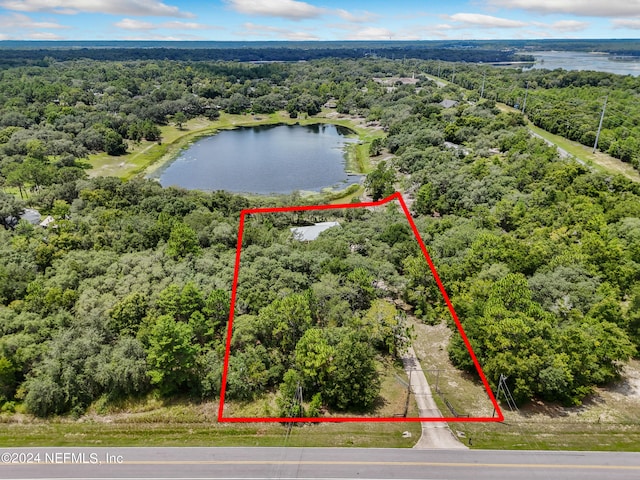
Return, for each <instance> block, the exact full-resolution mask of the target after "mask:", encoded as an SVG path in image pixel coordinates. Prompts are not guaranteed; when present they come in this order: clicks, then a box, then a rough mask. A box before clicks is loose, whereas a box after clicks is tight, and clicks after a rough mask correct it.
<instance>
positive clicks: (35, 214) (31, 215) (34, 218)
mask: <svg viewBox="0 0 640 480" xmlns="http://www.w3.org/2000/svg"><path fill="white" fill-rule="evenodd" d="M20 218H21V219H22V220H26V221H27V222H29V223H30V224H31V225H38V224H39V223H40V212H39V211H37V210H34V209H33V208H25V209H24V213H23V214H22V215H20Z"/></svg>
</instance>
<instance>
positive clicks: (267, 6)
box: [226, 0, 326, 20]
mask: <svg viewBox="0 0 640 480" xmlns="http://www.w3.org/2000/svg"><path fill="white" fill-rule="evenodd" d="M226 1H227V3H228V4H229V6H230V7H231V8H233V9H234V10H235V11H236V12H239V13H243V14H245V15H259V16H265V17H281V18H287V19H289V20H303V19H308V18H317V17H319V16H321V15H323V14H325V13H326V11H325V10H324V9H322V8H318V7H315V6H313V5H311V4H309V3H306V2H299V1H297V0H226Z"/></svg>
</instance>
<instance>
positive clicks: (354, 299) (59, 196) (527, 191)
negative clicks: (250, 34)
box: [0, 58, 640, 416]
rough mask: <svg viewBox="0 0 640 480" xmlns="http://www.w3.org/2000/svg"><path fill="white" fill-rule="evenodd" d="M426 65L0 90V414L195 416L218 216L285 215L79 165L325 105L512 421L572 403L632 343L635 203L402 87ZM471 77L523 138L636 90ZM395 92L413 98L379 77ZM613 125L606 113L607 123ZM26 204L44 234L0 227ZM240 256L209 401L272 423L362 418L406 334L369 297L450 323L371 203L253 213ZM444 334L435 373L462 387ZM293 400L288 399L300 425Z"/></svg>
mask: <svg viewBox="0 0 640 480" xmlns="http://www.w3.org/2000/svg"><path fill="white" fill-rule="evenodd" d="M434 68H436V65H435V64H432V63H428V62H419V61H415V60H412V61H392V60H385V59H375V58H369V59H365V60H358V61H356V60H340V61H338V60H330V61H328V60H321V61H314V62H307V63H305V64H303V65H301V64H277V63H275V64H266V65H249V64H239V63H224V62H191V63H187V62H171V61H157V62H155V61H131V62H118V63H109V62H104V63H101V62H97V61H88V60H76V61H69V62H56V61H50V62H49V63H48V64H47V66H21V67H16V68H7V69H5V70H3V71H2V72H0V183H1V185H2V187H3V188H4V189H6V190H7V191H10V192H12V193H15V195H11V194H9V193H0V221H3V222H4V223H3V225H4V226H5V227H7V228H0V404H1V405H2V406H1V407H0V408H3V409H4V410H7V411H11V410H12V409H14V408H15V406H16V403H20V402H21V403H22V404H23V406H24V408H25V409H26V410H27V411H28V412H31V413H34V414H36V415H41V416H47V415H53V414H61V413H67V412H74V413H78V414H79V413H81V412H82V411H84V409H86V408H87V407H88V406H89V405H91V404H92V403H93V402H95V401H96V400H98V399H100V398H104V399H107V400H115V399H117V398H124V397H134V396H141V395H145V394H147V393H149V392H151V391H154V390H155V391H157V392H158V394H159V395H163V396H175V395H181V396H185V395H188V396H191V397H192V398H198V399H199V398H213V397H216V396H217V395H218V394H219V392H220V388H221V385H220V379H221V375H222V357H223V352H224V347H223V345H224V343H223V342H224V340H225V334H226V327H227V320H228V317H229V301H230V289H231V282H232V278H233V265H234V260H235V247H236V241H237V235H236V234H237V228H238V219H239V214H240V211H241V210H242V209H243V208H247V207H250V206H276V205H291V204H300V203H304V202H305V200H304V199H301V198H300V196H297V195H292V196H290V197H283V198H260V199H256V198H254V199H247V198H244V197H242V196H238V195H231V194H228V193H226V192H197V191H191V192H189V191H184V190H181V189H176V188H162V187H161V186H159V185H158V184H157V183H155V182H153V181H148V180H143V179H132V180H129V181H122V180H120V179H117V178H109V177H105V178H102V177H97V178H91V179H89V178H87V176H86V175H85V170H84V163H85V162H84V160H83V159H84V158H86V156H87V155H88V154H89V152H101V151H106V148H107V146H108V145H114V146H115V148H116V150H119V149H120V152H119V153H121V146H122V145H129V144H130V143H131V142H137V141H144V140H143V139H145V138H146V139H147V140H149V141H158V135H159V133H158V132H159V130H158V127H159V125H162V124H163V123H165V122H168V121H172V122H175V121H178V120H180V121H182V120H183V117H182V115H178V116H177V117H176V115H177V114H178V112H182V113H183V115H184V118H187V119H188V118H193V117H195V116H204V117H211V116H212V114H211V112H212V111H214V112H218V110H219V109H228V110H231V109H237V111H238V112H239V113H241V112H251V111H254V112H255V111H265V112H266V111H271V110H272V109H274V108H276V109H279V110H282V109H289V110H290V113H293V112H297V113H302V112H306V114H307V115H313V114H314V113H317V109H318V108H319V107H320V106H322V105H324V104H326V102H329V101H330V100H332V101H333V102H335V105H336V110H339V111H340V112H343V113H345V114H346V113H348V114H351V115H354V116H359V117H361V118H363V119H364V120H365V121H366V122H370V125H371V126H373V127H376V128H380V129H383V130H384V131H385V134H386V136H385V137H383V138H382V140H380V142H378V144H377V145H375V148H374V149H373V150H374V151H372V153H375V154H378V153H383V154H384V158H385V161H380V162H378V163H377V164H376V165H375V166H374V168H373V171H372V173H371V174H370V175H369V177H368V179H367V182H366V185H367V187H368V193H369V194H370V195H371V196H373V197H374V198H381V197H383V196H384V195H386V194H387V193H390V192H392V191H393V190H394V189H401V190H403V193H404V195H405V198H406V199H407V200H409V204H410V208H411V211H412V214H413V216H414V220H415V222H416V224H417V226H418V229H419V231H420V233H421V235H422V237H423V239H424V241H425V243H426V245H427V248H428V249H429V252H430V254H431V256H432V258H433V260H434V263H435V265H436V267H437V269H438V271H439V274H440V277H441V279H442V281H443V283H444V285H445V287H446V289H447V291H448V293H449V296H450V297H451V299H452V301H453V303H454V305H455V307H456V310H457V313H458V316H459V317H460V319H461V322H462V324H463V326H464V328H465V329H466V331H467V333H468V335H469V338H470V341H471V344H472V345H473V347H474V349H475V351H476V353H477V354H478V358H479V359H480V362H481V364H482V366H483V367H484V369H485V372H486V373H487V376H488V377H489V380H490V382H491V383H492V384H493V385H494V386H495V384H496V382H497V380H498V378H499V376H500V375H501V374H504V375H507V376H508V382H509V386H510V388H512V391H513V392H514V394H515V395H516V397H517V400H518V401H520V402H524V401H527V400H529V399H531V398H536V397H537V398H543V399H548V400H558V401H562V402H566V403H578V402H580V400H581V399H582V398H584V396H585V395H586V394H588V393H589V392H590V391H591V389H592V388H593V387H594V386H595V385H601V384H606V383H607V382H609V381H611V380H612V379H615V378H616V377H617V375H618V374H619V372H620V368H621V366H622V365H623V362H624V361H625V360H626V359H628V358H629V357H630V356H632V355H635V354H636V353H637V347H638V342H639V341H640V326H639V325H640V220H638V218H639V217H640V207H639V205H640V186H639V185H638V184H636V183H632V182H631V181H629V180H627V179H625V178H623V177H621V176H616V175H612V174H604V173H598V172H592V171H590V170H589V169H588V168H587V167H585V166H583V165H580V164H578V163H575V162H573V161H571V160H565V159H561V158H560V157H559V156H558V154H557V152H556V150H555V149H554V148H551V147H549V146H547V145H546V144H545V143H544V142H542V141H540V140H538V139H535V138H532V137H531V136H530V135H529V134H528V131H527V130H526V128H525V127H524V126H523V125H524V120H523V117H522V115H520V114H519V113H506V112H502V111H500V110H499V109H498V108H496V104H495V101H494V98H493V97H495V95H493V96H489V97H490V98H480V95H479V93H478V92H476V94H473V93H468V92H465V91H463V90H461V89H460V88H458V87H457V86H455V85H450V86H445V87H439V86H438V85H436V84H435V83H434V82H432V81H430V80H429V79H428V77H426V76H425V75H423V73H424V72H429V71H432V70H433V69H434ZM447 68H448V67H447ZM457 68H458V70H457V73H456V77H457V80H456V82H460V83H462V84H463V85H464V86H466V87H469V88H476V87H477V86H478V85H477V84H475V83H473V82H471V83H468V82H467V80H469V79H470V78H471V75H472V72H473V70H472V69H471V67H465V66H463V65H458V66H457ZM488 72H489V73H488V75H491V76H492V79H493V80H495V82H493V83H492V85H494V86H495V89H496V90H498V91H499V90H500V88H502V87H501V86H500V85H502V83H501V82H503V81H504V84H506V83H507V82H508V81H511V80H512V79H514V78H515V79H517V80H518V82H519V85H520V87H519V88H522V87H525V88H526V81H529V82H533V81H534V80H535V81H537V82H538V86H537V87H534V85H533V84H532V83H531V84H530V91H529V95H531V98H530V100H528V105H530V108H531V111H529V115H530V116H531V117H532V118H534V117H535V115H537V114H536V113H535V112H536V111H538V110H536V109H538V108H540V109H542V106H540V105H541V103H537V102H538V100H539V99H542V98H543V97H544V95H546V94H547V93H548V94H549V95H554V96H556V97H557V98H564V99H566V101H567V102H568V101H569V99H570V97H571V96H570V94H569V93H567V92H565V91H564V90H563V89H574V90H575V92H574V93H575V95H574V101H575V103H576V104H577V105H578V106H580V105H583V104H584V105H586V104H587V103H589V102H587V101H586V100H584V101H583V100H582V98H583V97H585V98H586V96H588V95H589V94H590V93H588V92H591V90H589V89H592V88H603V87H604V83H606V81H609V82H611V85H612V86H615V87H616V92H618V93H612V95H611V98H612V101H613V100H615V99H616V95H618V96H619V100H620V102H622V100H624V99H628V98H632V97H633V96H634V95H636V94H637V92H636V91H635V90H637V84H636V83H635V82H636V80H634V79H629V78H621V77H615V76H603V75H599V74H593V73H589V72H586V73H577V74H571V75H569V74H567V73H566V72H565V73H562V72H536V73H526V74H520V73H517V72H515V71H510V70H507V71H503V70H496V71H493V70H488ZM441 73H442V72H441ZM445 73H446V72H445ZM413 74H415V75H416V78H417V79H418V83H417V85H413V84H402V83H403V82H402V81H399V80H398V82H396V83H393V84H392V85H386V84H384V83H382V80H381V79H383V78H387V77H388V78H408V77H411V76H412V75H413ZM474 78H475V77H474ZM374 79H377V80H374ZM465 79H466V80H465ZM469 82H470V80H469ZM545 82H546V83H545ZM558 82H559V83H558ZM594 82H595V83H594ZM603 82H604V83H603ZM542 85H545V86H544V87H543V86H542ZM623 87H625V88H626V90H624V89H623ZM582 89H584V92H583V91H582ZM537 90H539V92H538V93H536V91H537ZM623 90H624V92H623ZM545 92H546V93H545ZM485 93H487V95H488V93H489V92H488V91H487V92H485ZM521 93H523V92H521ZM591 93H593V92H591ZM487 95H484V96H485V97H487ZM514 95H515V96H517V93H514ZM554 98H555V97H554ZM445 99H446V100H452V101H455V102H457V103H452V102H444V103H443V100H445ZM498 100H505V101H506V99H505V98H502V97H501V96H500V94H499V95H498ZM529 101H530V102H531V103H530V104H529ZM581 102H582V103H581ZM510 103H514V102H510ZM622 103H624V102H622ZM633 104H635V103H633V102H628V105H633ZM445 105H450V106H445ZM625 105H627V104H625ZM528 108H529V106H528V107H527V109H528ZM563 108H564V110H565V112H563V115H564V114H565V113H566V111H570V110H571V109H569V108H566V106H565V107H563ZM580 108H582V107H580ZM580 108H577V109H574V111H575V112H581V111H582V110H581V109H580ZM590 108H591V110H593V111H594V113H595V115H596V116H597V109H595V110H594V108H593V106H591V107H590ZM615 108H618V107H614V111H615ZM620 108H623V107H620ZM633 108H635V107H633V106H628V107H627V106H625V107H624V109H627V110H624V112H626V113H625V115H628V117H629V118H630V119H631V121H633V118H635V117H634V115H635V114H636V113H635V110H633ZM540 111H541V112H542V111H546V110H544V109H543V110H540ZM540 115H541V116H540V118H541V119H542V118H545V119H546V120H545V121H549V119H553V118H557V117H556V114H555V113H553V112H551V113H550V112H547V113H545V114H544V115H543V114H540ZM567 115H568V114H567ZM621 115H622V114H621ZM563 118H564V117H563ZM565 120H567V121H568V120H571V121H570V122H569V123H571V125H578V126H579V125H581V123H579V122H578V123H577V124H576V122H575V121H574V120H573V117H571V118H568V117H567V118H565ZM585 121H586V120H585ZM612 121H614V120H613V119H612ZM620 121H621V122H622V123H620V125H616V126H613V125H608V126H607V129H609V130H612V131H613V130H615V129H616V128H618V127H620V128H622V130H620V132H619V133H620V137H619V138H618V137H615V136H614V137H615V138H614V137H611V138H612V142H613V141H617V142H620V139H623V137H624V140H625V141H626V139H627V138H631V137H633V133H634V128H635V127H633V126H626V125H625V122H626V119H621V120H620ZM563 128H564V127H563ZM590 128H591V127H590ZM624 129H627V130H626V133H625V131H623V130H624ZM560 133H563V132H562V131H561V132H560ZM603 133H604V132H603ZM114 134H115V135H114ZM116 135H117V136H116ZM616 135H617V133H616ZM605 137H606V134H605ZM107 140H108V142H107ZM160 140H161V139H160ZM111 153H118V152H111ZM632 158H635V157H632ZM19 197H24V198H23V199H21V200H19ZM27 205H28V206H33V207H37V208H38V209H39V210H40V211H41V213H43V214H51V215H53V216H54V217H55V220H56V226H55V228H49V229H43V228H40V227H37V228H36V227H33V226H31V225H30V224H28V223H27V222H24V221H21V222H18V223H17V224H15V225H14V224H13V223H11V225H10V226H9V225H8V222H7V220H6V219H7V218H9V217H15V214H19V213H20V212H21V211H22V209H23V208H24V207H25V206H27ZM323 220H335V221H338V222H339V223H340V225H341V226H340V228H334V229H329V230H327V231H325V232H324V233H323V234H322V235H321V236H320V237H319V238H318V239H317V240H315V241H313V242H309V243H303V242H297V241H294V240H293V239H292V238H291V234H290V231H289V228H290V227H291V226H295V225H304V224H308V223H310V222H311V223H313V222H316V221H323ZM242 247H243V248H242V268H241V270H240V277H239V284H238V298H237V302H236V305H235V315H236V316H235V323H234V329H233V330H234V331H233V338H232V347H233V348H232V354H231V358H230V364H229V367H230V368H229V377H228V385H227V387H228V390H227V394H228V395H229V398H230V399H238V400H251V399H254V398H257V397H260V396H262V395H265V394H267V393H270V394H272V395H275V397H276V399H277V400H276V401H277V405H278V408H279V409H280V413H281V414H282V415H285V416H289V415H296V416H297V415H300V414H301V412H300V408H303V409H306V412H302V413H306V414H308V415H312V414H320V412H321V410H322V407H327V408H331V409H333V410H347V411H364V410H367V409H370V408H372V406H374V405H375V403H376V401H377V396H378V393H379V387H380V370H381V366H380V365H381V363H380V362H381V359H383V358H384V357H385V356H388V355H394V354H396V353H397V352H398V350H399V349H401V348H402V346H403V345H405V344H406V342H407V338H408V337H409V333H410V332H409V331H408V330H409V329H408V328H407V324H406V322H405V319H404V317H403V315H401V314H400V313H399V312H398V311H397V310H396V309H395V307H394V305H393V301H394V300H402V301H404V302H406V303H408V304H409V305H410V307H411V308H412V313H413V314H414V315H415V316H417V317H419V318H420V319H422V320H423V321H425V322H430V323H435V322H440V321H443V320H446V319H449V320H450V317H449V314H448V312H447V309H446V306H445V305H444V302H443V300H442V296H441V294H440V292H439V290H438V287H437V285H436V283H435V281H434V280H433V277H432V276H431V273H430V270H429V268H428V266H427V264H426V263H425V262H424V258H423V257H422V254H421V252H420V250H419V248H418V245H417V242H416V241H415V239H414V238H413V234H412V232H411V231H410V230H409V228H408V226H407V224H406V218H405V217H404V215H403V214H402V213H401V212H400V211H398V209H397V208H396V207H394V206H391V207H389V208H382V209H362V210H358V211H356V210H353V211H351V210H343V211H340V210H327V211H322V212H313V214H312V215H311V216H306V217H305V216H303V215H297V214H295V213H294V212H287V213H274V214H269V215H265V216H259V215H256V216H254V217H252V218H250V219H248V220H247V222H246V224H245V230H244V235H243V245H242ZM451 326H452V325H451ZM453 338H454V340H453V342H452V343H451V346H450V351H449V353H450V358H451V359H452V361H453V362H454V364H455V365H456V366H458V367H459V368H462V369H465V370H469V371H473V368H472V365H471V363H470V359H469V356H468V354H467V352H466V350H465V348H464V346H463V345H462V343H461V342H460V340H459V339H456V338H457V337H456V336H455V335H454V337H453ZM299 387H301V388H303V390H304V391H305V392H306V393H305V398H306V399H307V400H310V402H307V404H305V405H303V406H302V407H301V406H300V405H299V404H298V403H296V402H295V401H294V399H295V397H296V392H297V391H298V388H299Z"/></svg>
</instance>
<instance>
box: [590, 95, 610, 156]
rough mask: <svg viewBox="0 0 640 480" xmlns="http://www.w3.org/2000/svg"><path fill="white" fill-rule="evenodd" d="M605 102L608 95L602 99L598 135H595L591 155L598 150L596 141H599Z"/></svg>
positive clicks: (605, 106) (605, 107)
mask: <svg viewBox="0 0 640 480" xmlns="http://www.w3.org/2000/svg"><path fill="white" fill-rule="evenodd" d="M607 100H609V95H607V96H606V97H604V105H603V106H602V113H601V114H600V125H598V133H596V143H594V144H593V151H592V152H591V153H596V149H597V148H598V140H599V139H600V131H601V130H602V121H603V120H604V111H605V110H606V109H607Z"/></svg>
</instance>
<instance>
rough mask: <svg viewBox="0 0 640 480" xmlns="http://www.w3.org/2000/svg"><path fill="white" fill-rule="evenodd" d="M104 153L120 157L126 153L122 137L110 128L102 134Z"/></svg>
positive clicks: (125, 145)
mask: <svg viewBox="0 0 640 480" xmlns="http://www.w3.org/2000/svg"><path fill="white" fill-rule="evenodd" d="M104 151H105V152H107V153H108V154H109V155H122V154H124V153H126V152H127V144H126V143H124V140H123V139H122V135H120V134H119V133H118V132H116V131H115V130H113V129H111V128H107V129H106V130H105V132H104Z"/></svg>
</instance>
